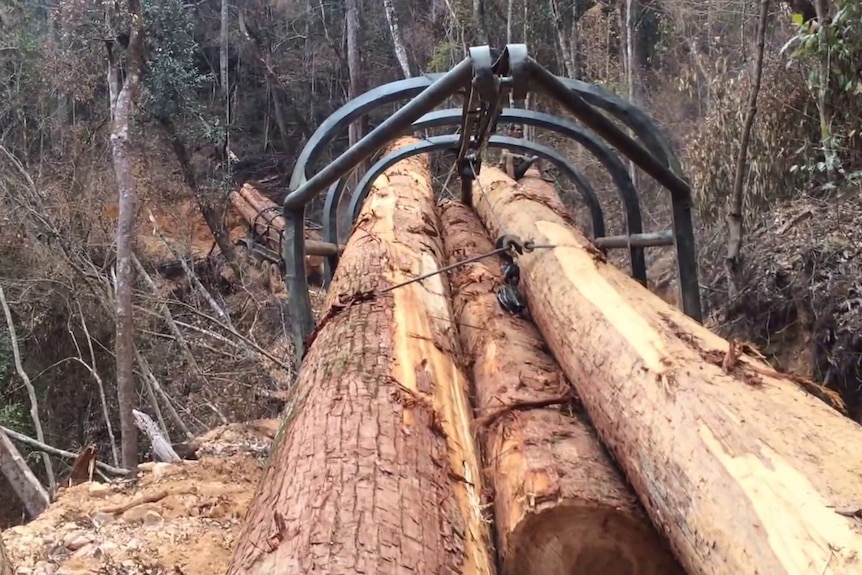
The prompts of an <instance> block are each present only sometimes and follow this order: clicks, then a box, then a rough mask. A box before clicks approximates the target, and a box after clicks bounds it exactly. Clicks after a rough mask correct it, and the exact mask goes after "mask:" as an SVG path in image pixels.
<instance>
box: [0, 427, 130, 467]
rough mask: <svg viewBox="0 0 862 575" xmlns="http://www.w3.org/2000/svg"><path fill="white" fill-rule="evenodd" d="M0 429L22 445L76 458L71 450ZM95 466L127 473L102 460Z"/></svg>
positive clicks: (7, 429)
mask: <svg viewBox="0 0 862 575" xmlns="http://www.w3.org/2000/svg"><path fill="white" fill-rule="evenodd" d="M0 431H2V432H3V433H5V434H6V435H8V436H9V437H11V438H12V439H14V440H15V441H17V442H18V443H23V444H24V445H29V446H30V447H35V448H36V449H39V450H41V451H44V452H45V453H50V454H51V455H56V456H57V457H65V458H66V459H77V457H78V454H77V453H72V452H71V451H66V450H65V449H60V448H59V447H53V446H51V445H48V444H47V443H44V442H42V441H39V440H37V439H33V438H32V437H27V436H26V435H24V434H21V433H18V432H17V431H13V430H11V429H9V428H8V427H3V426H2V425H0ZM96 467H98V468H99V469H101V470H102V471H104V472H106V473H110V474H111V475H128V474H129V470H128V469H123V468H122V467H114V466H113V465H108V464H107V463H105V462H103V461H97V462H96Z"/></svg>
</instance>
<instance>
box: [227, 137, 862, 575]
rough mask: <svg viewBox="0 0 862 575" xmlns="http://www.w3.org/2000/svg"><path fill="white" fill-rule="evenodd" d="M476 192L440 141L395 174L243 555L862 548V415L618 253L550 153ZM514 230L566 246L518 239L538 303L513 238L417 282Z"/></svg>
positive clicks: (828, 562)
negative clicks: (694, 310) (547, 165)
mask: <svg viewBox="0 0 862 575" xmlns="http://www.w3.org/2000/svg"><path fill="white" fill-rule="evenodd" d="M414 141H415V139H413V138H404V139H402V140H400V141H399V142H398V143H397V144H396V145H407V144H410V143H412V142H414ZM246 201H247V200H246ZM249 203H251V202H249ZM474 204H475V205H474V209H475V214H474V213H473V212H472V211H471V210H469V209H467V208H466V207H465V206H463V205H460V204H458V203H457V202H446V203H444V204H442V206H441V207H440V209H439V210H438V209H437V206H436V205H435V199H434V191H433V188H432V186H431V183H430V175H429V168H428V160H427V158H426V157H425V156H418V157H414V158H412V159H409V160H405V161H403V162H401V163H399V164H397V165H396V166H394V167H393V168H391V169H390V170H389V171H387V172H386V173H385V174H384V175H383V176H381V177H380V178H378V180H377V181H376V182H375V183H374V186H373V189H372V192H371V194H370V195H369V196H368V198H367V200H366V202H365V204H364V206H363V209H362V212H361V214H360V216H359V220H358V222H357V225H356V226H355V227H354V232H353V234H352V236H351V237H350V239H349V241H348V243H347V246H346V247H345V249H344V252H343V254H342V256H341V261H340V263H339V266H338V268H337V270H336V274H335V277H334V279H333V283H332V285H331V287H330V290H329V292H328V295H327V302H326V309H325V312H324V314H323V316H322V319H321V320H320V322H319V324H318V326H317V328H316V330H315V333H314V334H313V337H312V340H311V343H310V347H309V349H308V352H307V355H306V358H305V360H304V364H303V367H302V370H301V371H300V375H299V380H298V382H297V384H296V386H295V391H294V394H295V395H294V398H293V401H292V403H291V407H289V408H288V409H287V410H286V412H285V414H284V416H283V417H284V420H283V424H282V429H281V431H280V433H279V438H278V440H277V441H276V443H275V445H274V448H273V453H272V456H271V458H270V461H269V464H268V469H267V471H266V474H265V477H264V479H263V481H262V483H261V485H260V487H259V489H258V492H257V494H256V496H255V499H254V501H253V502H252V505H251V508H250V510H249V514H248V516H247V518H246V522H245V526H244V529H243V531H242V534H241V537H240V539H239V542H238V545H237V548H236V551H235V554H234V558H233V563H232V565H231V568H230V570H229V573H232V574H235V573H236V574H238V573H275V572H279V573H315V572H320V573H323V572H325V573H333V574H341V573H351V574H352V573H403V572H411V573H416V574H426V573H427V574H437V573H468V574H492V573H501V574H515V573H550V574H557V573H560V574H562V573H573V572H576V573H611V574H623V573H625V574H653V573H654V574H656V575H658V574H666V573H667V574H674V573H685V572H688V573H690V574H691V575H695V574H698V575H699V574H703V575H706V574H728V575H731V574H733V575H736V574H740V573H770V574H772V573H776V574H797V573H798V574H802V573H832V574H848V575H849V574H851V573H857V572H859V569H860V565H862V535H860V530H859V528H858V526H857V525H856V522H857V521H858V519H857V517H858V516H859V515H862V512H860V511H859V509H858V506H859V505H860V504H862V503H860V502H862V483H860V482H859V480H858V478H859V477H860V476H862V428H860V427H859V426H858V425H857V424H855V423H854V422H852V421H850V420H848V419H846V418H844V417H842V415H841V414H840V413H838V411H836V410H835V409H833V408H831V407H830V406H827V405H826V404H825V403H823V402H822V401H821V400H819V399H817V398H815V397H813V396H812V395H810V394H809V393H808V392H807V391H806V389H809V390H810V389H812V385H813V384H808V383H806V382H802V381H801V380H799V378H791V377H789V376H784V375H782V374H779V373H777V372H775V371H774V370H772V369H770V368H769V367H768V366H767V365H766V364H765V363H763V362H762V361H760V360H757V359H754V358H751V357H747V356H745V355H744V354H742V353H741V348H740V346H738V345H734V344H731V343H729V342H727V341H725V340H723V339H721V338H719V337H717V336H716V335H714V334H712V333H710V332H709V331H708V330H706V329H705V328H703V327H702V326H701V325H699V324H697V323H696V322H693V321H692V320H690V319H689V318H687V317H686V316H685V315H683V314H682V313H681V312H680V311H678V310H677V309H675V308H673V307H671V306H669V305H668V304H666V303H665V302H663V301H662V300H661V299H659V298H658V297H656V296H653V295H652V294H650V293H649V292H647V291H646V290H645V289H644V288H643V287H642V286H640V285H639V284H638V283H637V282H635V281H634V280H632V279H631V278H629V277H628V276H626V275H625V274H623V273H622V272H620V271H619V270H617V269H616V268H615V267H613V266H612V265H610V264H608V263H607V262H606V261H605V260H604V256H603V254H602V253H601V252H600V251H598V250H597V249H595V247H594V246H593V245H592V244H591V243H590V242H589V240H587V239H586V238H585V237H584V236H583V235H582V234H581V233H580V232H578V231H577V230H575V229H574V228H573V227H572V226H571V225H570V223H569V222H570V221H571V218H569V217H567V214H566V213H565V210H564V208H563V206H562V204H561V202H560V200H559V198H558V197H557V195H556V192H555V191H554V190H553V188H552V187H550V186H549V185H548V183H547V182H545V181H543V180H541V179H540V178H538V177H537V175H536V174H533V175H531V174H530V173H527V175H526V176H525V177H524V178H523V179H522V180H520V181H519V182H515V181H514V180H512V179H511V178H509V177H508V176H506V174H504V173H503V172H501V171H499V170H495V169H493V168H486V169H484V170H483V171H482V173H481V174H480V175H479V178H478V182H477V184H476V187H475V189H474ZM259 207H260V205H259V204H258V205H257V208H259ZM257 208H255V209H257ZM256 213H260V210H259V209H258V210H257V212H256ZM276 214H277V212H276ZM477 216H478V217H477ZM277 217H280V216H279V215H276V218H277ZM276 218H274V220H275V219H276ZM249 221H250V222H252V220H249ZM480 221H481V224H480ZM504 232H505V233H508V234H516V235H518V236H520V237H521V238H524V239H528V238H529V239H532V240H534V241H535V242H536V243H537V244H540V245H545V246H552V247H546V248H541V249H537V250H535V251H532V252H528V253H525V254H523V255H522V256H520V257H519V258H518V264H519V266H520V270H521V273H520V277H521V279H520V286H519V287H520V289H521V290H522V291H523V293H524V295H525V297H526V301H527V303H528V310H529V311H528V317H529V318H530V320H528V319H526V317H515V316H512V315H510V314H508V312H504V311H503V310H502V309H501V308H500V307H499V305H498V303H497V301H496V295H495V293H494V292H495V289H496V287H498V286H499V285H500V284H501V281H502V280H501V277H500V272H499V261H493V260H487V259H486V260H484V261H481V262H477V263H473V264H468V265H465V266H463V267H461V268H458V269H456V270H455V271H453V272H452V273H451V274H450V276H449V284H450V285H451V287H450V286H449V285H447V282H446V281H445V280H446V278H445V277H444V275H443V274H439V273H438V274H437V275H431V276H430V277H427V278H426V279H422V280H420V281H413V282H412V283H407V284H406V285H404V284H405V282H408V281H409V280H415V279H416V278H418V277H419V276H425V275H427V274H429V273H430V272H434V271H439V270H440V269H441V267H442V266H443V265H445V264H446V263H451V262H460V261H462V260H464V259H465V258H469V257H470V256H474V255H478V254H482V253H487V252H488V251H490V250H491V244H490V241H489V239H488V238H489V237H497V236H499V235H502V234H503V233H504ZM261 233H263V234H266V233H268V231H267V230H262V231H261ZM441 237H443V238H445V245H444V244H443V241H442V240H441ZM450 290H451V293H450ZM533 322H534V323H533ZM471 383H472V385H471ZM471 400H472V405H471ZM602 445H604V446H606V448H607V451H605V447H603V446H602ZM492 522H493V523H494V524H495V527H496V529H495V530H493V531H492V530H491V529H490V528H489V525H490V524H491V523H492ZM492 533H493V536H492ZM668 543H669V544H670V546H669V547H670V548H668V547H667V544H668ZM495 556H496V560H495Z"/></svg>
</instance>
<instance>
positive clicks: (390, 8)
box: [383, 0, 413, 78]
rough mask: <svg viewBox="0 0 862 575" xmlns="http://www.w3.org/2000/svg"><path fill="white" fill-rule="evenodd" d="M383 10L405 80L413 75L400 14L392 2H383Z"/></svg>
mask: <svg viewBox="0 0 862 575" xmlns="http://www.w3.org/2000/svg"><path fill="white" fill-rule="evenodd" d="M383 10H384V11H385V12H386V22H387V23H388V24H389V35H390V36H392V47H393V48H394V49H395V58H396V59H397V60H398V65H399V66H400V67H401V72H402V73H403V74H404V77H405V78H409V77H410V76H412V75H413V74H412V73H411V72H410V60H409V58H408V57H407V46H405V45H404V36H402V34H401V26H400V24H399V23H398V13H397V12H395V4H394V3H393V2H392V0H383Z"/></svg>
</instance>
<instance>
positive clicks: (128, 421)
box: [109, 0, 144, 469]
mask: <svg viewBox="0 0 862 575" xmlns="http://www.w3.org/2000/svg"><path fill="white" fill-rule="evenodd" d="M127 9H128V13H129V16H130V18H131V34H130V36H129V48H128V56H127V68H126V78H125V81H124V82H123V83H122V85H121V86H120V91H119V93H117V95H116V98H113V97H112V98H111V100H112V102H113V110H112V114H111V115H112V116H113V129H112V131H111V153H112V156H113V160H114V172H115V174H116V177H117V188H118V194H117V195H118V205H119V214H118V216H117V271H116V279H115V284H114V285H115V290H116V302H117V303H116V306H117V307H116V313H117V317H116V320H117V334H116V343H115V345H114V355H115V356H116V362H117V399H118V406H119V412H120V437H121V440H120V442H121V446H122V463H123V466H124V467H125V468H126V469H134V468H135V467H136V466H137V464H138V429H137V428H136V427H135V420H134V415H133V414H132V410H134V408H135V405H136V403H137V393H136V386H135V339H134V338H135V334H134V329H135V325H134V317H133V312H132V289H133V287H134V271H133V269H132V257H133V255H134V241H135V238H134V228H135V207H136V206H135V202H136V196H137V195H136V191H137V182H136V181H135V174H134V172H133V166H132V163H133V157H132V155H133V152H132V141H133V137H132V134H133V125H132V117H133V114H134V112H135V110H136V108H137V104H138V96H139V92H140V84H141V74H142V71H143V64H144V60H143V58H144V16H143V13H142V10H141V3H140V0H128V4H127ZM109 66H110V71H109V73H110V74H111V75H112V76H114V77H117V76H119V63H118V62H116V61H112V62H110V63H109Z"/></svg>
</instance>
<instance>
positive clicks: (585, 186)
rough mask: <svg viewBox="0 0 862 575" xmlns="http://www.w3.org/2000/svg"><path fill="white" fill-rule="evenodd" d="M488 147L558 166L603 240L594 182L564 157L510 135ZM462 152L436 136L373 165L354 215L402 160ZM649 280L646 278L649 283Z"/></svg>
mask: <svg viewBox="0 0 862 575" xmlns="http://www.w3.org/2000/svg"><path fill="white" fill-rule="evenodd" d="M488 146H490V147H492V148H511V149H514V150H519V151H521V152H525V153H532V154H535V155H537V156H539V157H541V158H544V159H546V160H548V161H549V162H551V163H552V164H554V165H555V166H557V167H558V168H559V169H560V171H561V172H563V173H564V174H565V175H566V176H567V177H568V178H570V179H571V180H572V181H573V182H574V183H575V186H576V187H577V188H578V191H579V192H580V193H581V195H582V196H583V198H584V202H585V203H586V204H587V208H588V209H589V211H590V216H591V219H592V228H593V229H592V235H593V237H601V236H604V235H605V220H604V216H603V215H602V208H601V206H600V205H599V200H598V197H597V196H596V192H595V190H594V189H593V187H592V186H591V185H590V183H589V182H588V181H587V180H586V178H584V176H583V175H582V174H581V172H580V171H579V170H578V169H577V168H576V167H575V166H574V165H573V164H572V163H571V162H570V161H569V160H568V159H567V158H566V157H564V156H562V155H561V154H559V153H558V152H556V151H554V150H553V149H552V148H549V147H547V146H543V145H542V144H537V143H535V142H533V141H530V140H523V139H521V138H509V137H506V136H492V137H491V138H490V140H489V141H488ZM457 149H458V136H457V135H451V136H432V137H430V138H425V139H424V140H421V141H419V142H416V143H415V144H412V145H410V146H405V147H404V148H400V149H398V150H396V151H394V152H392V153H391V154H389V155H388V156H385V157H383V158H381V159H380V160H378V161H377V163H375V164H374V165H373V166H371V167H370V168H369V169H368V171H367V172H366V173H365V175H364V176H363V177H362V179H361V180H360V181H359V183H357V184H356V188H355V189H354V190H353V195H352V196H351V198H350V207H349V210H350V214H351V218H352V219H353V220H355V219H356V217H357V216H358V215H359V211H360V209H361V207H362V203H363V202H364V201H365V198H366V197H367V196H368V193H369V191H370V190H371V184H372V183H373V182H374V180H376V179H377V178H378V177H379V176H380V175H381V174H382V173H383V172H385V171H386V170H388V169H389V168H391V167H392V166H394V165H395V164H397V163H398V162H400V161H401V160H405V159H407V158H409V157H411V156H418V155H419V154H425V153H427V152H433V151H435V150H453V151H457ZM645 279H646V278H644V281H645Z"/></svg>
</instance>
